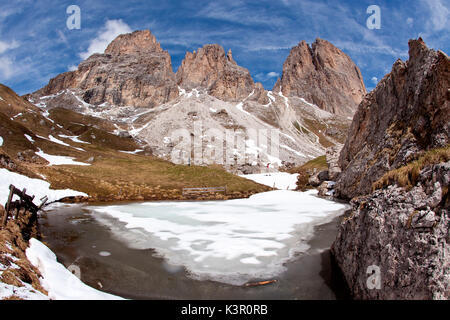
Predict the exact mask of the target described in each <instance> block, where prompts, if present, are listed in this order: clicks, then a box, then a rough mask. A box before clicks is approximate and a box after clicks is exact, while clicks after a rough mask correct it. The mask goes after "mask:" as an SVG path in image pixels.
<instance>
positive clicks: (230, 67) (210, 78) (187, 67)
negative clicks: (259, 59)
mask: <svg viewBox="0 0 450 320" xmlns="http://www.w3.org/2000/svg"><path fill="white" fill-rule="evenodd" d="M176 78H177V83H178V85H180V86H181V87H183V88H185V89H192V88H198V87H201V88H205V89H207V91H208V93H209V94H211V95H213V96H215V97H216V98H219V99H222V100H226V101H235V100H236V101H237V100H242V99H244V98H246V97H248V96H249V94H250V93H251V92H252V91H253V87H254V82H253V79H252V77H251V75H250V72H249V71H248V70H247V69H245V68H243V67H240V66H238V65H237V63H236V62H235V61H234V59H233V54H232V52H231V50H229V51H228V53H227V54H225V50H224V49H223V47H222V46H220V45H218V44H208V45H205V46H204V47H203V48H200V49H198V50H197V51H194V52H188V53H186V56H185V58H184V60H183V62H182V64H181V66H180V68H179V69H178V71H177V74H176Z"/></svg>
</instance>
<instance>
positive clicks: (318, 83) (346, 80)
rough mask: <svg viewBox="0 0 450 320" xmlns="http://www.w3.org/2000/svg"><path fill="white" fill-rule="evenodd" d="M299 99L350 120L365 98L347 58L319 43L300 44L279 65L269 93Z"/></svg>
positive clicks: (360, 76) (355, 73)
mask: <svg viewBox="0 0 450 320" xmlns="http://www.w3.org/2000/svg"><path fill="white" fill-rule="evenodd" d="M273 90H274V91H276V92H279V91H281V92H282V93H283V94H284V95H285V96H299V97H301V98H304V99H305V100H307V101H308V102H310V103H314V104H316V105H317V106H318V107H319V108H321V109H324V110H326V111H329V112H332V113H335V114H339V115H343V116H351V115H353V113H354V112H355V110H356V108H357V106H358V104H359V103H360V102H361V100H362V98H363V97H364V95H365V94H366V88H365V86H364V82H363V78H362V75H361V72H360V70H359V68H358V67H357V66H356V65H355V63H354V62H353V61H352V60H351V59H350V57H349V56H348V55H346V54H345V53H344V52H342V51H341V50H339V49H338V48H336V47H335V46H334V45H333V44H331V43H330V42H328V41H326V40H323V39H316V41H315V42H314V43H313V44H312V45H311V46H309V45H308V44H307V43H306V41H301V42H300V43H299V44H298V45H297V46H295V47H294V48H292V50H291V52H290V54H289V56H288V58H287V59H286V61H285V63H284V65H283V75H282V78H281V79H280V80H279V81H278V82H277V83H276V84H275V87H274V89H273Z"/></svg>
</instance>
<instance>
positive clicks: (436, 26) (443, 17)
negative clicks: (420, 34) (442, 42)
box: [426, 0, 450, 31]
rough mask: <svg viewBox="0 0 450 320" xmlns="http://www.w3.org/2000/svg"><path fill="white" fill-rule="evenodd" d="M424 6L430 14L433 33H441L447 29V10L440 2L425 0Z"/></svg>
mask: <svg viewBox="0 0 450 320" xmlns="http://www.w3.org/2000/svg"><path fill="white" fill-rule="evenodd" d="M426 4H427V5H428V8H429V10H430V14H431V17H430V18H431V19H430V23H431V27H432V29H433V30H434V31H441V30H443V29H445V28H448V25H449V21H448V20H449V15H450V11H449V9H448V8H447V7H446V6H445V5H444V4H443V3H442V2H441V0H427V1H426Z"/></svg>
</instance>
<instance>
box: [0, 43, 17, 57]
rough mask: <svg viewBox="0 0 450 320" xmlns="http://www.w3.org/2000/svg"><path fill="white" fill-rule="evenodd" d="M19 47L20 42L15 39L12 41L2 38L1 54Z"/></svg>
mask: <svg viewBox="0 0 450 320" xmlns="http://www.w3.org/2000/svg"><path fill="white" fill-rule="evenodd" d="M18 47H19V43H18V42H17V41H15V40H13V41H12V42H10V43H8V42H5V41H1V40H0V54H2V53H4V52H6V51H8V50H11V49H16V48H18Z"/></svg>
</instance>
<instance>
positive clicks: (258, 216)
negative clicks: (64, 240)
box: [88, 190, 347, 285]
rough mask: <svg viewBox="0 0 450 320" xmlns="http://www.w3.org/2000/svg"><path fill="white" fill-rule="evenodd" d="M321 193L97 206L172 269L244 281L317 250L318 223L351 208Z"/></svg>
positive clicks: (115, 229) (117, 233)
mask: <svg viewBox="0 0 450 320" xmlns="http://www.w3.org/2000/svg"><path fill="white" fill-rule="evenodd" d="M315 194H316V191H310V192H303V193H301V192H294V191H281V190H280V191H271V192H266V193H262V194H257V195H254V196H252V197H251V198H249V199H237V200H228V201H210V202H157V203H148V202H147V203H133V204H125V205H114V206H90V207H88V209H89V210H92V211H94V212H95V213H96V214H95V215H94V217H95V219H97V221H98V222H100V223H101V224H103V225H105V226H107V227H108V228H109V229H110V230H111V232H112V234H113V235H114V237H116V238H117V239H118V240H119V241H121V242H123V243H124V244H126V245H127V246H128V247H130V248H132V249H139V250H145V249H153V250H154V251H155V252H156V255H157V256H158V257H161V258H163V259H164V260H165V261H166V263H167V267H168V268H169V269H171V268H174V269H176V268H177V267H183V268H185V269H186V270H187V271H188V273H189V275H190V277H192V278H194V279H197V280H213V281H218V282H222V283H227V284H232V285H242V284H245V283H247V282H249V281H251V280H252V279H266V278H267V279H268V278H273V277H276V276H277V275H279V274H280V273H282V272H283V271H285V267H284V264H285V263H286V262H287V261H289V260H291V259H292V258H293V257H294V256H295V255H296V254H298V253H303V252H306V251H307V250H308V249H309V245H308V240H309V239H311V237H312V236H313V232H314V226H317V225H320V224H324V223H327V222H329V221H331V220H332V219H333V218H335V217H337V216H338V215H341V214H343V212H344V210H345V209H346V208H347V206H346V205H344V204H341V203H336V202H332V201H328V200H324V199H320V198H318V197H316V196H315Z"/></svg>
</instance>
